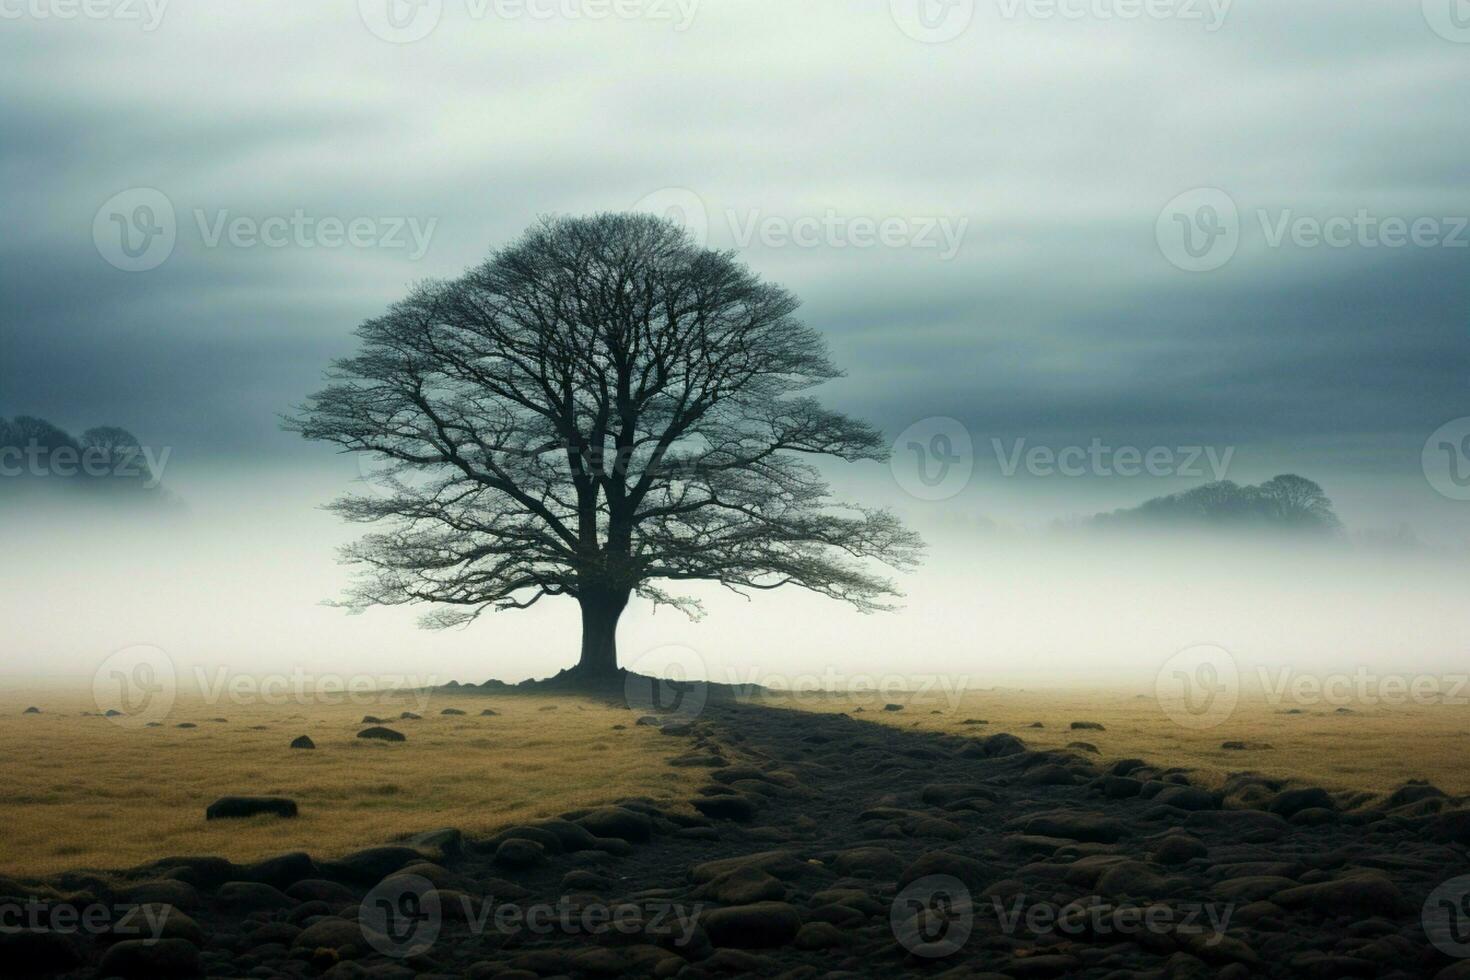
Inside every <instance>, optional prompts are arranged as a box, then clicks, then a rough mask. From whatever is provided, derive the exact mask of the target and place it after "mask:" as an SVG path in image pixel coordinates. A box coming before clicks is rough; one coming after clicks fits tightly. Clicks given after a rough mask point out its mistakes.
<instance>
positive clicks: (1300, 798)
mask: <svg viewBox="0 0 1470 980" xmlns="http://www.w3.org/2000/svg"><path fill="white" fill-rule="evenodd" d="M1310 807H1319V808H1321V809H1324V810H1336V809H1337V803H1336V802H1335V801H1334V800H1333V799H1332V797H1331V795H1329V794H1328V792H1327V791H1326V790H1325V789H1323V788H1322V787H1320V786H1312V787H1309V788H1307V789H1288V790H1283V791H1282V792H1281V793H1278V794H1277V796H1276V798H1275V799H1274V800H1272V801H1271V803H1270V805H1269V806H1267V807H1266V809H1267V810H1268V811H1269V812H1271V813H1274V814H1277V815H1278V816H1282V817H1288V818H1289V817H1291V816H1292V815H1293V814H1294V813H1296V812H1297V811H1298V810H1306V809H1308V808H1310Z"/></svg>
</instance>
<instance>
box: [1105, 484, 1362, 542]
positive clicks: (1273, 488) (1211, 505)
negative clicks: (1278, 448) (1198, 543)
mask: <svg viewBox="0 0 1470 980" xmlns="http://www.w3.org/2000/svg"><path fill="white" fill-rule="evenodd" d="M1092 523H1093V524H1094V525H1095V526H1104V527H1125V526H1126V527H1136V526H1146V525H1154V526H1179V525H1200V526H1206V527H1262V528H1277V529H1283V530H1296V531H1306V532H1312V533H1318V534H1331V533H1336V532H1337V531H1339V530H1340V529H1341V528H1342V522H1341V521H1340V520H1339V519H1338V517H1337V514H1336V513H1335V512H1334V511H1333V509H1332V501H1331V500H1330V499H1329V498H1328V496H1327V494H1326V493H1325V492H1323V490H1322V488H1321V487H1320V486H1319V485H1317V484H1316V483H1314V482H1312V481H1311V480H1308V479H1306V478H1305V477H1301V476H1295V475H1292V474H1284V475H1282V476H1278V477H1274V478H1273V479H1270V480H1267V481H1266V482H1265V483H1261V484H1258V485H1255V486H1241V485H1240V484H1238V483H1235V482H1233V481H1231V480H1221V481H1219V482H1218V483H1207V484H1205V485H1204V486H1202V487H1195V488H1194V489H1193V490H1185V491H1183V492H1182V493H1175V494H1170V495H1169V496H1166V497H1155V498H1154V499H1152V500H1148V501H1145V502H1144V503H1142V504H1140V505H1139V506H1137V507H1131V508H1127V509H1124V510H1115V511H1113V512H1112V513H1110V514H1099V515H1097V516H1096V517H1094V518H1093V519H1092Z"/></svg>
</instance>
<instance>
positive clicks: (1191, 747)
mask: <svg viewBox="0 0 1470 980" xmlns="http://www.w3.org/2000/svg"><path fill="white" fill-rule="evenodd" d="M766 700H768V701H769V703H771V704H776V705H785V706H790V707H800V708H804V709H809V710H814V711H847V712H849V713H854V712H855V710H856V709H857V708H859V707H861V708H863V713H861V714H853V717H856V718H864V719H867V720H869V721H876V722H881V723H883V724H890V725H897V726H900V727H904V728H917V729H920V730H926V731H946V732H957V733H961V734H967V735H983V734H987V733H991V732H1011V733H1012V734H1015V735H1017V736H1019V737H1020V738H1022V739H1023V740H1025V742H1026V743H1027V744H1028V745H1029V746H1031V747H1033V748H1044V749H1057V748H1063V747H1064V746H1066V745H1067V743H1069V742H1079V741H1080V742H1088V743H1090V744H1092V745H1095V746H1096V747H1097V748H1098V751H1099V752H1100V753H1101V758H1102V759H1104V760H1109V761H1111V760H1115V759H1123V758H1129V757H1136V758H1142V759H1146V760H1148V761H1150V762H1152V763H1156V764H1160V765H1166V766H1184V767H1190V768H1193V769H1196V770H1198V771H1199V774H1200V775H1201V777H1202V781H1203V782H1206V783H1213V784H1216V785H1218V784H1219V783H1220V782H1221V781H1223V780H1224V778H1225V776H1226V775H1227V774H1228V773H1231V772H1240V771H1244V770H1254V771H1257V772H1262V773H1266V774H1268V775H1272V776H1281V777H1286V778H1292V779H1297V780H1300V781H1302V782H1305V783H1313V784H1317V785H1322V786H1327V787H1330V788H1335V789H1356V790H1367V791H1371V792H1386V791H1390V790H1392V789H1394V788H1396V787H1398V786H1400V785H1402V784H1403V783H1404V782H1405V781H1407V780H1409V779H1427V780H1429V781H1430V782H1432V783H1434V784H1435V785H1436V786H1438V787H1440V788H1441V789H1443V790H1444V791H1445V792H1447V793H1452V794H1465V793H1470V769H1467V768H1466V767H1465V757H1466V754H1467V753H1470V705H1464V704H1403V705H1387V706H1384V705H1379V706H1364V705H1355V706H1353V707H1352V709H1351V711H1352V713H1351V714H1338V713H1337V712H1336V709H1335V707H1333V706H1323V705H1318V706H1303V707H1301V708H1300V709H1299V710H1300V711H1301V712H1302V713H1300V714H1286V713H1285V712H1286V711H1287V710H1289V709H1290V708H1292V707H1293V705H1290V704H1286V703H1280V704H1272V703H1270V702H1269V701H1268V700H1267V699H1266V698H1264V697H1250V696H1246V697H1243V698H1242V700H1241V702H1240V704H1239V705H1238V706H1237V707H1236V709H1235V711H1234V713H1233V715H1232V716H1231V717H1230V719H1229V720H1228V721H1226V722H1225V723H1223V724H1221V725H1219V726H1218V727H1213V728H1206V729H1191V728H1186V727H1183V726H1181V725H1179V724H1176V723H1175V722H1174V721H1172V720H1171V719H1170V718H1168V717H1167V716H1166V715H1165V714H1164V712H1163V711H1162V710H1161V709H1160V707H1159V705H1158V703H1157V702H1156V701H1155V700H1154V698H1153V697H1152V696H1150V695H1141V694H1139V693H1138V692H1137V691H1053V690H1027V691H1016V690H995V691H966V692H963V693H961V694H960V695H958V697H946V696H944V695H943V694H941V693H929V694H923V695H920V694H917V693H916V694H913V695H890V696H888V697H878V696H876V695H873V694H865V695H861V696H858V695H826V696H818V695H806V694H803V695H783V696H779V697H774V698H768V699H766ZM885 702H894V703H902V704H904V705H905V708H904V710H903V711H899V712H886V711H883V710H882V709H883V705H884V703H885ZM933 712H938V713H937V714H935V713H933ZM969 719H981V720H985V721H988V722H989V724H987V725H983V726H977V725H966V724H964V722H965V721H966V720H969ZM1038 721H1039V722H1041V723H1042V724H1043V725H1044V726H1045V727H1044V728H1031V727H1029V726H1030V725H1031V724H1032V723H1033V722H1038ZM1074 721H1093V722H1098V723H1100V724H1102V725H1103V726H1104V728H1105V730H1104V731H1072V730H1071V729H1070V725H1071V723H1072V722H1074ZM1227 741H1243V742H1264V743H1269V744H1270V745H1271V746H1272V748H1270V749H1262V750H1252V751H1245V752H1241V751H1232V750H1226V749H1222V748H1221V745H1222V743H1224V742H1227Z"/></svg>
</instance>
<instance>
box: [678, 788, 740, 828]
mask: <svg viewBox="0 0 1470 980" xmlns="http://www.w3.org/2000/svg"><path fill="white" fill-rule="evenodd" d="M689 805H690V806H692V807H694V809H696V810H698V811H699V812H700V813H702V814H704V815H705V816H706V817H709V818H710V819H712V820H734V821H737V822H741V823H744V822H745V821H748V820H752V819H754V818H755V814H756V805H755V802H754V801H753V800H752V799H751V798H750V797H748V796H744V795H741V794H739V793H727V794H723V795H720V796H704V797H695V798H694V799H692V800H690V801H689Z"/></svg>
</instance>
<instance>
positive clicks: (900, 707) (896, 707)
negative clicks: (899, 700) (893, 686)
mask: <svg viewBox="0 0 1470 980" xmlns="http://www.w3.org/2000/svg"><path fill="white" fill-rule="evenodd" d="M883 710H884V711H902V710H903V705H901V704H885V705H884V706H883Z"/></svg>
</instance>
